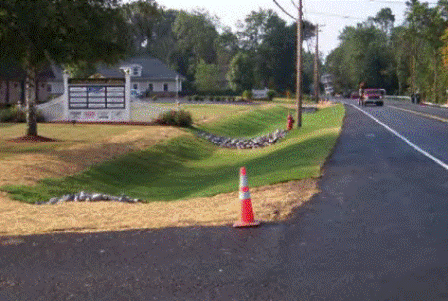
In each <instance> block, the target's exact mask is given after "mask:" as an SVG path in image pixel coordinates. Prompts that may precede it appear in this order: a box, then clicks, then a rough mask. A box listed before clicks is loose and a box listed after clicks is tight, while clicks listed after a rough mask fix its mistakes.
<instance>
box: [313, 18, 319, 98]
mask: <svg viewBox="0 0 448 301" xmlns="http://www.w3.org/2000/svg"><path fill="white" fill-rule="evenodd" d="M319 91H320V81H319V24H316V50H315V53H314V101H315V102H316V103H318V102H319Z"/></svg>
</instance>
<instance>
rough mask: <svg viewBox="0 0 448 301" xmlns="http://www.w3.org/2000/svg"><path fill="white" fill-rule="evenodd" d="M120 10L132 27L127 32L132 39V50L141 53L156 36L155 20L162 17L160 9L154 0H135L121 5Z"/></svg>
mask: <svg viewBox="0 0 448 301" xmlns="http://www.w3.org/2000/svg"><path fill="white" fill-rule="evenodd" d="M121 10H122V14H123V16H124V18H125V20H126V22H127V23H128V25H129V26H130V27H131V28H132V30H130V31H129V34H130V38H131V39H132V41H133V50H134V52H136V53H141V52H142V51H144V50H145V49H147V48H148V46H149V45H152V44H153V43H151V42H152V41H153V40H154V39H155V38H157V33H156V24H157V23H156V22H157V20H158V19H161V18H162V11H161V10H160V9H159V8H158V5H157V3H156V2H155V1H154V0H136V1H134V2H130V3H127V4H125V5H123V6H122V8H121Z"/></svg>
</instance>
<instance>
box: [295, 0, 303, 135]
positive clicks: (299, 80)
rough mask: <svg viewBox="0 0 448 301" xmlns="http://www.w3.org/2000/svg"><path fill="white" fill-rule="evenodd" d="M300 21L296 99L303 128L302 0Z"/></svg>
mask: <svg viewBox="0 0 448 301" xmlns="http://www.w3.org/2000/svg"><path fill="white" fill-rule="evenodd" d="M298 8H299V19H298V20H297V83H296V98H297V127H298V128H299V127H302V97H303V91H302V70H303V63H302V44H303V34H302V31H303V14H302V0H299V7H298Z"/></svg>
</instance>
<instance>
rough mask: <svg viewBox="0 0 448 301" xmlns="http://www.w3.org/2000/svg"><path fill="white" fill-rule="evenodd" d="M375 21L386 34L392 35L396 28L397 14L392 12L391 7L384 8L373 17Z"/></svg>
mask: <svg viewBox="0 0 448 301" xmlns="http://www.w3.org/2000/svg"><path fill="white" fill-rule="evenodd" d="M373 22H374V23H375V24H377V25H378V27H379V29H380V30H381V31H382V32H384V33H385V34H386V36H390V34H391V33H392V30H393V28H394V23H395V15H394V14H392V10H391V9H390V8H389V7H387V8H383V9H381V10H380V11H379V12H378V13H377V14H376V17H375V18H373Z"/></svg>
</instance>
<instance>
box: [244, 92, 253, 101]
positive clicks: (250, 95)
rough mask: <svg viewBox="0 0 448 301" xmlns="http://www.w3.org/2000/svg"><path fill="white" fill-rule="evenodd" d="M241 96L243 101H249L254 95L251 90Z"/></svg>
mask: <svg viewBox="0 0 448 301" xmlns="http://www.w3.org/2000/svg"><path fill="white" fill-rule="evenodd" d="M242 96H243V99H244V100H251V99H252V97H253V96H254V95H253V93H252V91H251V90H245V91H244V92H243V95H242Z"/></svg>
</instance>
